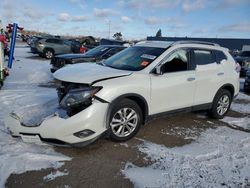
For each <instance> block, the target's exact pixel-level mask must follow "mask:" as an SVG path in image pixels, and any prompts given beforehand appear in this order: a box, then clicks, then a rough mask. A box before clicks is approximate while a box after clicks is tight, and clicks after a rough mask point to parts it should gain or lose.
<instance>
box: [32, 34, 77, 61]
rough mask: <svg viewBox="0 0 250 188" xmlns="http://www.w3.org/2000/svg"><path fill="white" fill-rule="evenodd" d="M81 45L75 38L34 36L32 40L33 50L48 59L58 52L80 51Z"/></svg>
mask: <svg viewBox="0 0 250 188" xmlns="http://www.w3.org/2000/svg"><path fill="white" fill-rule="evenodd" d="M81 47H82V45H81V43H80V42H79V41H77V40H74V39H61V38H57V37H39V36H34V37H32V39H31V40H30V50H31V52H32V53H34V54H38V55H39V56H41V57H45V58H47V59H51V58H52V57H54V56H55V55H57V54H67V53H80V52H81V51H80V50H81Z"/></svg>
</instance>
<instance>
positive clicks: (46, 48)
mask: <svg viewBox="0 0 250 188" xmlns="http://www.w3.org/2000/svg"><path fill="white" fill-rule="evenodd" d="M47 50H51V51H52V52H53V53H55V50H54V49H53V48H50V47H45V48H44V50H43V53H45V52H46V51H47Z"/></svg>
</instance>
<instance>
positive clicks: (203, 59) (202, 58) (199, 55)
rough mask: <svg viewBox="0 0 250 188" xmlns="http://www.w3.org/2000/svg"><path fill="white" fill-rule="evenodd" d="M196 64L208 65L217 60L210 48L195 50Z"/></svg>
mask: <svg viewBox="0 0 250 188" xmlns="http://www.w3.org/2000/svg"><path fill="white" fill-rule="evenodd" d="M194 61H195V63H196V65H207V64H211V63H214V62H215V57H214V54H213V53H212V52H211V51H208V50H194Z"/></svg>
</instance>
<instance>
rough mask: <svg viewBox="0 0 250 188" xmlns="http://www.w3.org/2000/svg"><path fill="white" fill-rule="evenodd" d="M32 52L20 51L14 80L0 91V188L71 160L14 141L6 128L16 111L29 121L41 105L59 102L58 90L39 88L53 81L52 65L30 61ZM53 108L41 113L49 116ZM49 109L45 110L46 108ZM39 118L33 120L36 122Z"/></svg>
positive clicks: (49, 151)
mask: <svg viewBox="0 0 250 188" xmlns="http://www.w3.org/2000/svg"><path fill="white" fill-rule="evenodd" d="M28 50H29V49H28V48H16V52H15V60H16V61H15V62H14V65H13V69H12V70H11V72H10V76H9V77H8V78H7V79H6V80H5V83H4V84H5V85H4V87H3V88H2V90H0V105H1V111H0V187H4V184H5V181H6V179H7V178H8V177H9V175H10V174H11V173H23V172H25V171H29V170H39V169H42V168H49V167H52V168H59V167H60V166H62V165H63V162H62V161H65V160H70V158H69V157H67V156H64V155H62V154H60V153H57V152H55V151H54V150H53V147H51V146H37V145H33V144H26V143H23V142H22V141H20V140H19V139H13V138H12V137H11V136H10V135H9V134H7V132H6V129H5V127H4V121H3V120H4V117H6V116H7V115H8V114H9V113H10V112H12V111H15V112H17V113H19V114H22V117H23V118H24V119H23V121H25V119H26V117H35V116H33V115H35V114H37V111H38V109H39V108H40V107H41V105H46V104H51V102H52V101H56V100H57V96H56V92H55V89H50V88H44V87H38V85H39V84H40V83H47V82H48V81H49V80H51V79H52V77H51V74H50V72H49V64H48V61H41V60H36V59H32V58H29V57H30V56H32V55H31V54H29V53H27V52H28ZM49 106H51V107H52V108H44V109H46V110H40V111H39V112H40V115H41V113H42V115H43V116H46V114H47V113H49V112H50V111H51V110H53V108H55V106H53V105H49ZM44 107H45V106H44ZM36 119H37V118H36V117H35V118H33V120H34V121H35V120H36Z"/></svg>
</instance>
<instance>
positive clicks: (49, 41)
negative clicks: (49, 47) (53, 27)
mask: <svg viewBox="0 0 250 188" xmlns="http://www.w3.org/2000/svg"><path fill="white" fill-rule="evenodd" d="M46 42H48V43H55V42H54V39H47V40H46Z"/></svg>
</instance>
